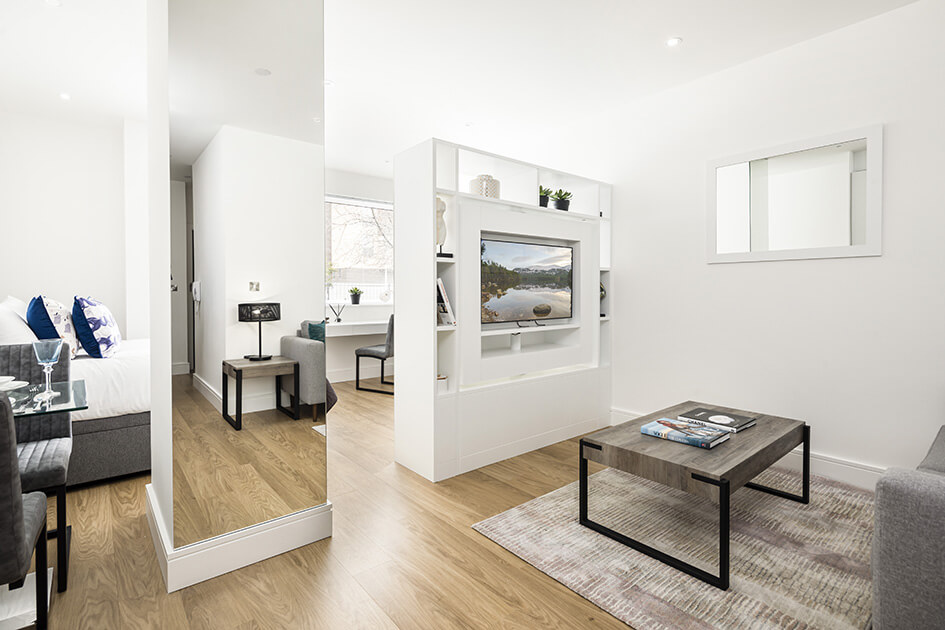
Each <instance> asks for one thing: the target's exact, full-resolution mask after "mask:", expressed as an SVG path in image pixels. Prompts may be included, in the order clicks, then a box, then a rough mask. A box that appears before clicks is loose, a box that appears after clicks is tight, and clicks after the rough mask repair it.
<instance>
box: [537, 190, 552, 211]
mask: <svg viewBox="0 0 945 630" xmlns="http://www.w3.org/2000/svg"><path fill="white" fill-rule="evenodd" d="M550 196H551V189H550V188H545V187H544V186H541V185H539V186H538V205H539V206H541V207H542V208H547V207H548V197H550Z"/></svg>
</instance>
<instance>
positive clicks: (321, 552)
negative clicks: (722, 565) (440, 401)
mask: <svg viewBox="0 0 945 630" xmlns="http://www.w3.org/2000/svg"><path fill="white" fill-rule="evenodd" d="M337 390H338V394H339V398H340V402H339V403H338V406H337V407H336V408H335V409H333V410H332V411H331V412H330V413H329V417H328V425H329V450H328V489H329V496H330V498H331V501H332V502H333V504H334V536H333V537H332V538H330V539H326V540H323V541H319V542H317V543H314V544H311V545H308V546H306V547H303V548H301V549H297V550H295V551H292V552H289V553H286V554H283V555H281V556H278V557H275V558H271V559H269V560H266V561H263V562H260V563H258V564H255V565H253V566H250V567H246V568H244V569H241V570H239V571H235V572H233V573H229V574H227V575H223V576H220V577H218V578H215V579H213V580H209V581H207V582H204V583H202V584H198V585H196V586H192V587H190V588H187V589H184V590H182V591H178V592H176V593H172V594H170V595H168V594H167V593H166V592H165V591H164V584H163V581H162V579H161V574H160V571H159V569H158V566H157V562H156V560H155V555H154V549H153V547H152V543H151V537H150V534H149V531H148V524H147V518H146V516H145V496H144V484H145V483H147V481H148V478H147V477H146V476H143V477H136V478H132V479H125V480H121V481H119V482H115V483H109V484H102V485H97V486H92V487H86V488H81V489H78V490H75V491H71V492H70V493H69V495H68V502H69V503H68V504H69V510H70V512H69V521H70V523H71V524H72V526H73V539H72V544H73V547H72V564H71V575H70V580H69V590H68V591H67V592H66V593H64V594H61V595H59V594H55V593H54V594H53V600H52V609H51V611H50V627H51V628H54V629H59V628H95V629H111V628H121V629H125V628H173V629H178V628H238V629H250V628H332V629H335V628H338V629H348V628H371V629H376V628H404V629H407V628H410V629H413V628H436V629H443V628H499V627H501V628H569V629H571V628H626V626H625V625H624V624H622V623H621V622H619V621H617V620H616V619H615V618H613V617H611V616H610V615H608V614H607V613H605V612H602V611H601V610H600V609H598V608H597V607H596V606H594V605H593V604H590V603H588V602H587V601H585V600H584V599H582V598H581V597H579V596H578V595H576V594H575V593H573V592H571V591H570V590H568V589H566V588H565V587H563V586H561V585H560V584H558V583H557V582H555V581H554V580H552V579H551V578H549V577H547V576H545V575H544V574H542V573H541V572H539V571H538V570H536V569H534V568H532V567H531V566H529V565H528V564H526V563H525V562H523V561H521V560H519V559H518V558H517V557H515V556H513V555H512V554H510V553H509V552H507V551H505V550H504V549H502V548H501V547H499V546H498V545H496V544H495V543H493V542H491V541H490V540H488V539H487V538H485V537H484V536H481V535H480V534H478V533H476V532H475V531H473V530H472V529H471V528H470V525H472V524H473V523H475V522H477V521H479V520H482V519H483V518H486V517H488V516H491V515H493V514H496V513H498V512H501V511H503V510H506V509H508V508H510V507H513V506H515V505H518V504H519V503H522V502H524V501H527V500H529V499H531V498H533V497H535V496H538V495H541V494H544V493H546V492H549V491H551V490H553V489H555V488H558V487H560V486H563V485H565V484H567V483H570V482H572V481H574V480H575V479H576V478H577V461H576V460H577V443H576V441H575V440H571V441H567V442H561V443H559V444H555V445H553V446H549V447H547V448H543V449H540V450H538V451H534V452H532V453H528V454H526V455H521V456H519V457H516V458H513V459H510V460H506V461H504V462H500V463H498V464H493V465H491V466H488V467H485V468H482V469H480V470H476V471H474V472H470V473H467V474H465V475H462V476H459V477H455V478H453V479H449V480H447V481H444V482H441V483H438V484H432V483H430V482H428V481H426V480H424V479H423V478H421V477H419V476H417V475H415V474H414V473H412V472H410V471H409V470H407V469H405V468H403V467H401V466H398V465H397V464H394V463H393V461H392V460H393V419H392V415H393V413H392V410H393V400H392V397H390V396H384V395H382V394H370V393H362V392H356V391H355V390H354V387H353V384H350V383H340V384H339V385H338V386H337ZM594 469H595V470H596V467H595V468H594ZM54 558H55V554H54V553H53V547H52V545H50V561H51V562H54Z"/></svg>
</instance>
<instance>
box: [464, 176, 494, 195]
mask: <svg viewBox="0 0 945 630" xmlns="http://www.w3.org/2000/svg"><path fill="white" fill-rule="evenodd" d="M469 192H470V193H472V194H474V195H480V196H482V197H491V198H493V199H498V198H499V180H497V179H495V178H493V177H492V175H480V176H479V177H477V178H476V179H474V180H472V181H471V182H469Z"/></svg>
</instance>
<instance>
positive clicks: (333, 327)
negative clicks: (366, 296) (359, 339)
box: [325, 319, 387, 337]
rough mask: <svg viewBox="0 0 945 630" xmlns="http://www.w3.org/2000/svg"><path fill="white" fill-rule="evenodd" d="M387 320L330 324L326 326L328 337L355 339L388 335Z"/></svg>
mask: <svg viewBox="0 0 945 630" xmlns="http://www.w3.org/2000/svg"><path fill="white" fill-rule="evenodd" d="M386 334H387V320H386V319H383V320H378V321H373V322H350V323H349V322H346V321H342V322H341V323H338V322H328V324H326V325H325V336H326V337H355V336H357V335H386Z"/></svg>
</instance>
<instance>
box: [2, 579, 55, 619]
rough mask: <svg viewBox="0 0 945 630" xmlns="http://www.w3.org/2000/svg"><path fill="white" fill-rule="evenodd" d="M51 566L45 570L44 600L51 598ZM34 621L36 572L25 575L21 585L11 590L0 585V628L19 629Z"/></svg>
mask: <svg viewBox="0 0 945 630" xmlns="http://www.w3.org/2000/svg"><path fill="white" fill-rule="evenodd" d="M52 585H53V568H52V567H49V568H48V569H47V570H46V602H47V607H46V608H47V610H48V609H49V606H48V602H49V601H50V600H51V599H52ZM34 621H36V573H30V574H29V575H27V576H26V581H25V582H24V583H23V586H22V587H20V588H18V589H16V590H15V591H11V590H10V589H9V588H8V587H7V586H6V585H5V584H4V585H3V586H0V630H19V629H20V628H25V627H26V626H30V625H32V623H33V622H34Z"/></svg>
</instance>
